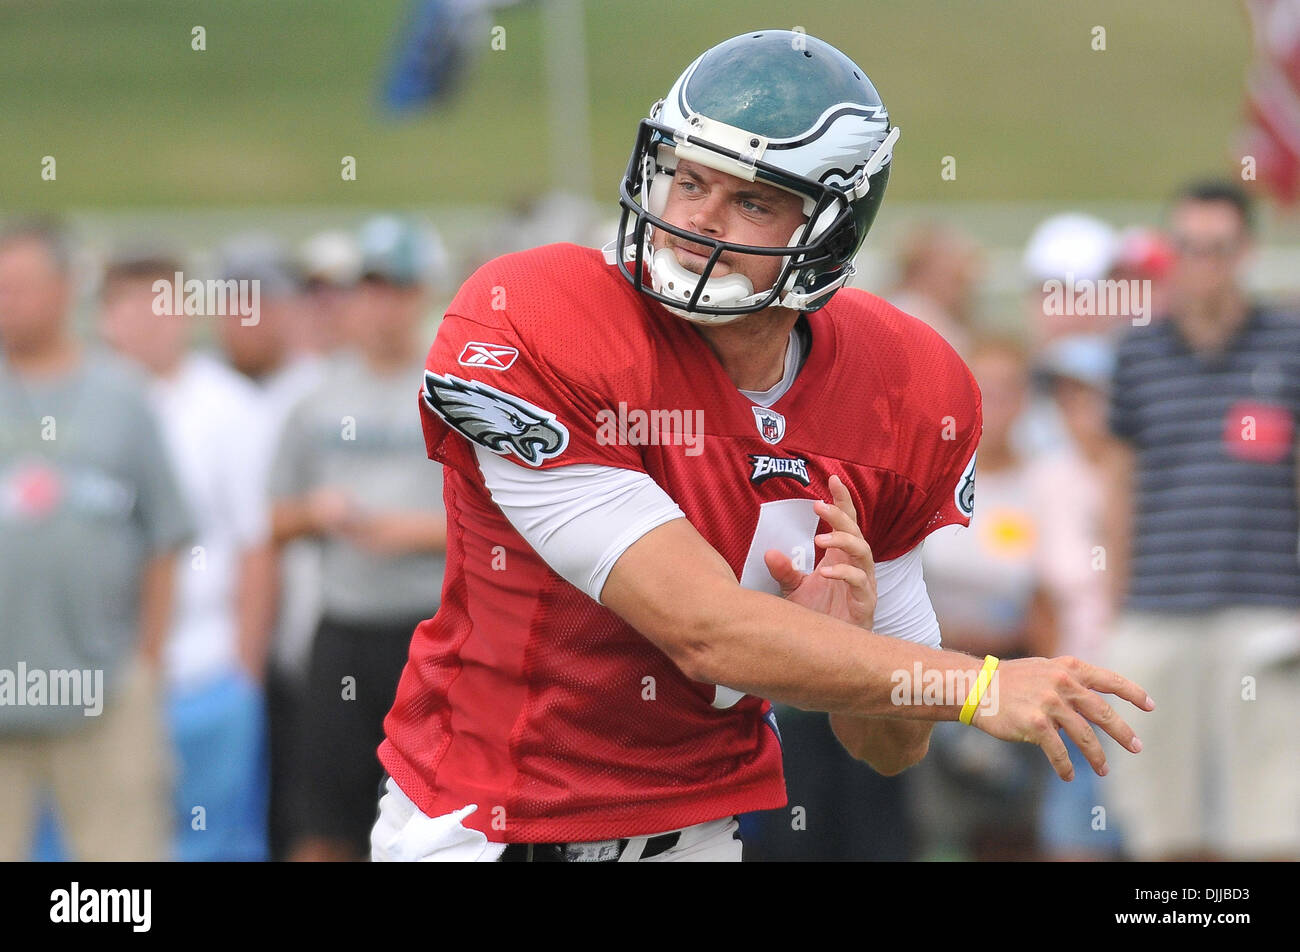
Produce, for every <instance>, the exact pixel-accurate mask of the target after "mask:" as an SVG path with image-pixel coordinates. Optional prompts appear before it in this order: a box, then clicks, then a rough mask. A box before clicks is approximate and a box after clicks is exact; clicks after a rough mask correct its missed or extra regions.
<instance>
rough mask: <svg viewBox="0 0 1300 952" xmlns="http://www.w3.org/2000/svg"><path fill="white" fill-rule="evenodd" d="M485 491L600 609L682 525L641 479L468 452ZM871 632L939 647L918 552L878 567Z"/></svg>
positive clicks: (665, 498)
mask: <svg viewBox="0 0 1300 952" xmlns="http://www.w3.org/2000/svg"><path fill="white" fill-rule="evenodd" d="M474 453H475V455H476V457H477V458H478V464H479V469H480V470H482V472H483V481H484V485H486V486H487V490H488V492H489V493H490V494H491V496H492V501H493V502H494V503H496V504H497V506H498V507H499V508H500V509H501V512H502V513H503V514H504V515H505V517H506V519H508V520H509V521H510V524H511V525H512V526H514V527H515V531H516V532H518V533H519V534H520V535H521V536H523V538H524V541H525V542H527V543H528V544H529V545H530V546H531V547H532V548H533V551H535V552H536V553H537V554H538V555H539V556H541V557H542V559H543V561H545V562H546V564H547V565H549V566H550V567H551V569H552V570H553V571H554V572H555V573H556V574H557V575H559V576H560V577H561V578H563V579H565V580H566V581H568V582H569V583H571V584H572V585H574V586H575V587H577V588H580V589H581V590H582V591H584V592H586V593H587V594H588V595H590V596H591V597H592V598H593V599H595V600H596V601H598V602H599V601H600V592H601V589H602V588H604V587H605V581H606V579H608V578H609V573H610V570H612V569H613V568H614V563H615V562H617V561H618V559H619V556H621V555H622V554H623V553H624V552H626V551H627V550H628V548H629V547H630V546H631V545H632V543H634V542H636V541H637V540H638V539H640V538H641V537H642V536H643V535H645V534H646V533H647V532H649V531H650V530H651V529H654V528H656V527H657V526H661V525H663V524H664V523H665V522H671V521H672V520H673V519H682V518H685V517H684V514H683V513H682V510H681V508H680V507H678V505H677V503H675V502H673V500H672V499H671V498H670V497H669V495H668V494H667V493H666V492H664V491H663V489H661V488H660V486H659V484H658V483H656V482H655V481H654V480H653V479H651V478H650V477H649V476H648V475H646V474H645V473H638V472H635V471H633V470H628V469H620V468H618V467H615V466H601V465H598V464H595V463H575V464H574V465H572V466H558V467H555V468H554V469H528V468H526V467H523V466H520V465H519V464H518V463H512V462H510V461H509V460H507V459H505V458H504V457H502V456H498V455H497V454H496V453H493V452H492V451H491V450H487V449H484V448H483V447H481V446H475V447H474ZM874 630H875V632H876V633H877V634H881V635H889V636H891V637H894V638H902V639H903V640H904V641H912V642H916V643H917V644H922V645H926V646H928V647H931V648H937V647H939V622H938V620H937V619H936V618H935V614H934V608H933V607H931V605H930V596H929V593H928V592H926V589H925V579H924V578H923V577H922V574H921V546H920V545H918V546H916V548H914V549H912V550H911V551H910V552H907V553H905V554H903V555H901V556H899V557H898V558H896V559H891V560H890V561H888V562H880V563H877V565H876V617H875V628H874Z"/></svg>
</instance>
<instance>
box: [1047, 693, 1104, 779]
mask: <svg viewBox="0 0 1300 952" xmlns="http://www.w3.org/2000/svg"><path fill="white" fill-rule="evenodd" d="M1058 723H1059V724H1060V726H1061V729H1062V730H1064V731H1065V733H1066V734H1068V735H1069V736H1070V739H1071V740H1072V741H1074V744H1075V746H1076V747H1078V748H1079V750H1080V751H1081V752H1082V753H1083V756H1085V757H1087V758H1088V763H1089V764H1091V765H1092V769H1093V772H1094V773H1095V774H1096V775H1097V776H1098V777H1104V776H1106V774H1107V773H1109V770H1110V768H1108V767H1107V766H1106V752H1105V751H1104V750H1102V747H1101V741H1100V740H1098V739H1097V735H1096V733H1094V732H1093V729H1092V726H1091V725H1090V724H1089V723H1088V722H1087V721H1086V720H1084V719H1083V718H1082V717H1080V716H1079V713H1078V712H1077V711H1075V710H1073V709H1069V708H1067V709H1066V710H1064V711H1062V712H1061V713H1060V715H1059V716H1058Z"/></svg>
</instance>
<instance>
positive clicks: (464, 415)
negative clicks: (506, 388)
mask: <svg viewBox="0 0 1300 952" xmlns="http://www.w3.org/2000/svg"><path fill="white" fill-rule="evenodd" d="M424 402H425V403H427V404H428V405H429V409H430V410H432V411H433V412H434V413H436V414H438V416H440V417H442V419H443V420H445V421H446V423H447V425H448V426H449V427H451V428H452V429H453V430H455V431H456V432H457V433H460V434H461V435H462V436H464V437H465V438H466V439H468V440H472V441H473V442H475V443H477V444H479V445H480V446H483V447H486V448H487V449H490V450H491V451H492V452H493V453H497V454H498V455H501V456H505V455H507V454H509V453H514V454H515V455H516V456H518V457H519V458H520V459H521V460H523V461H524V462H525V463H527V464H528V465H529V466H540V465H541V464H542V462H543V461H545V460H548V459H551V458H552V457H555V456H559V455H560V454H561V453H563V452H564V450H565V447H567V446H568V445H569V430H568V428H567V427H565V425H564V424H563V423H561V422H560V421H559V420H557V419H555V414H554V413H548V412H547V411H546V410H543V409H542V408H541V407H535V406H533V405H532V404H531V403H529V402H528V401H527V400H521V399H520V398H519V397H515V396H511V395H510V394H508V393H504V392H502V391H500V390H498V389H497V388H496V387H489V386H488V385H487V384H485V383H480V382H479V381H477V380H461V379H460V378H459V377H453V376H451V375H447V376H443V375H441V374H435V373H433V372H432V371H429V370H426V371H425V372H424Z"/></svg>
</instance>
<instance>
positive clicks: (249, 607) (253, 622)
mask: <svg viewBox="0 0 1300 952" xmlns="http://www.w3.org/2000/svg"><path fill="white" fill-rule="evenodd" d="M237 592H238V595H237V599H238V600H237V603H236V611H237V618H238V625H239V657H240V660H241V661H242V662H243V664H244V667H245V669H246V670H247V671H248V672H249V674H251V675H253V676H254V677H257V678H260V677H261V676H262V673H263V672H264V671H265V668H266V657H267V652H268V649H269V647H270V643H271V630H272V627H273V626H274V624H275V605H276V598H277V596H278V593H279V566H278V565H277V563H276V557H275V549H274V548H273V547H272V546H271V545H270V544H267V545H260V546H256V547H254V548H251V549H246V550H245V551H244V554H243V556H242V558H240V560H239V579H238V582H237Z"/></svg>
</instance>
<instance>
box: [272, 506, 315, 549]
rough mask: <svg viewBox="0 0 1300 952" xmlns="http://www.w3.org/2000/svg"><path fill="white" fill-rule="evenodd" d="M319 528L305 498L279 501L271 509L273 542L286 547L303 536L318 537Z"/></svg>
mask: <svg viewBox="0 0 1300 952" xmlns="http://www.w3.org/2000/svg"><path fill="white" fill-rule="evenodd" d="M318 532H319V526H317V525H316V521H315V519H314V517H313V515H312V511H311V506H310V505H309V504H308V502H307V498H306V497H305V496H299V497H286V498H283V499H277V500H276V501H275V504H274V505H273V506H272V507H271V542H272V543H273V544H275V545H277V546H279V545H285V544H287V543H289V542H293V541H294V540H295V539H300V538H302V537H303V536H309V535H316V534H317V533H318Z"/></svg>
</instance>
